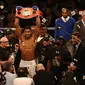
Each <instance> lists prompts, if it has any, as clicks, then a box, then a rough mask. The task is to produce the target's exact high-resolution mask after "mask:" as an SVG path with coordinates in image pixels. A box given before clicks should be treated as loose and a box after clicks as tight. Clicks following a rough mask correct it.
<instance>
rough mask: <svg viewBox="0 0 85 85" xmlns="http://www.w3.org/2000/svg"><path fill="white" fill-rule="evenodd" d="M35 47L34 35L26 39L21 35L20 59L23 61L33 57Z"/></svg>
mask: <svg viewBox="0 0 85 85" xmlns="http://www.w3.org/2000/svg"><path fill="white" fill-rule="evenodd" d="M35 47H36V40H35V37H34V35H32V36H31V38H30V39H28V40H25V39H24V38H23V36H22V37H21V40H20V51H21V59H22V60H25V61H30V60H33V59H34V58H35Z"/></svg>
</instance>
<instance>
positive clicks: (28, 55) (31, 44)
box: [15, 17, 40, 76]
mask: <svg viewBox="0 0 85 85" xmlns="http://www.w3.org/2000/svg"><path fill="white" fill-rule="evenodd" d="M39 26H40V18H39V17H36V26H32V27H28V26H27V27H25V28H23V29H21V28H20V26H19V18H15V27H16V32H15V34H16V35H17V37H18V38H19V46H20V51H21V61H20V65H19V66H20V67H28V68H29V71H30V73H31V75H32V76H34V75H35V66H36V62H35V47H36V44H37V42H36V40H37V37H38V32H39V31H36V29H37V28H39Z"/></svg>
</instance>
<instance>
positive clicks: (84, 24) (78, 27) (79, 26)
mask: <svg viewBox="0 0 85 85" xmlns="http://www.w3.org/2000/svg"><path fill="white" fill-rule="evenodd" d="M74 31H77V32H79V33H80V35H81V36H80V38H81V40H82V41H83V42H85V10H84V11H83V12H82V18H81V20H79V21H77V22H76V23H75V26H74Z"/></svg>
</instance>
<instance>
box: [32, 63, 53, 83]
mask: <svg viewBox="0 0 85 85" xmlns="http://www.w3.org/2000/svg"><path fill="white" fill-rule="evenodd" d="M36 71H37V74H36V75H35V76H34V83H35V85H53V74H52V73H51V72H49V71H45V67H44V66H43V64H38V65H37V66H36Z"/></svg>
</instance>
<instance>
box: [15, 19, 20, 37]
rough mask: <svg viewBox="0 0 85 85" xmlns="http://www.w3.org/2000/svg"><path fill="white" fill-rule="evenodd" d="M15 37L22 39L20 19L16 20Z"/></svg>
mask: <svg viewBox="0 0 85 85" xmlns="http://www.w3.org/2000/svg"><path fill="white" fill-rule="evenodd" d="M15 29H16V30H15V35H16V36H17V37H20V35H21V28H20V26H19V18H15Z"/></svg>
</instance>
